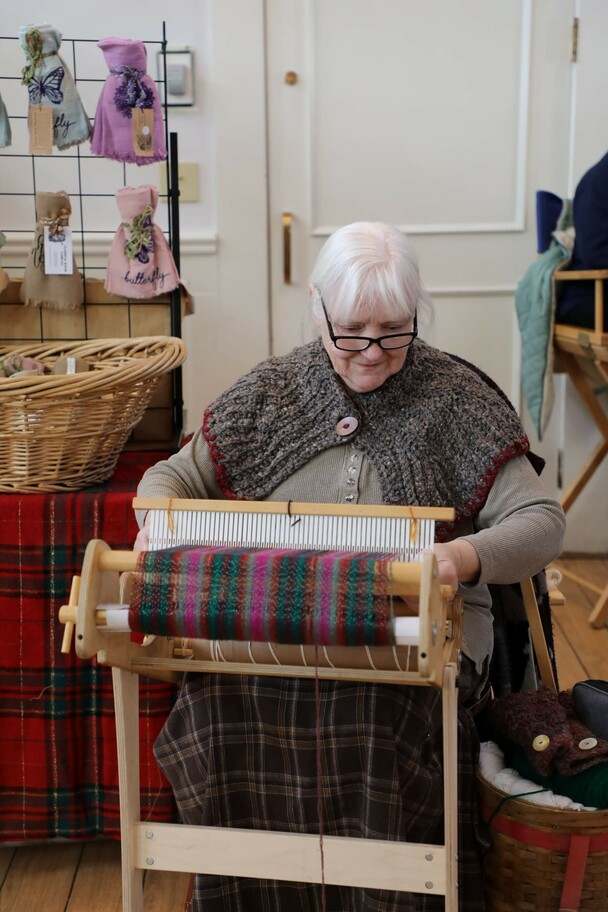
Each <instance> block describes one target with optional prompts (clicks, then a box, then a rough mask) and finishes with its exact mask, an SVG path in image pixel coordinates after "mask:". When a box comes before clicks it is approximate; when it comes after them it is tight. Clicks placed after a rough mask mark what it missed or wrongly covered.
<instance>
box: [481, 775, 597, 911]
mask: <svg viewBox="0 0 608 912" xmlns="http://www.w3.org/2000/svg"><path fill="white" fill-rule="evenodd" d="M478 785H479V794H480V798H481V807H482V812H483V815H484V818H485V819H486V820H488V819H490V818H491V822H490V835H491V840H492V846H491V848H490V850H489V852H488V855H487V858H486V862H485V870H484V881H485V887H486V897H487V903H488V912H558V910H572V912H574V910H578V912H606V910H607V909H608V812H607V811H562V810H559V809H557V808H547V807H542V806H540V805H538V804H531V803H530V802H527V801H521V800H520V799H517V798H508V800H506V799H507V796H506V794H505V792H502V791H500V790H499V789H496V788H494V786H492V785H490V784H489V783H488V782H486V780H485V779H483V778H482V777H481V776H478ZM492 815H494V816H492Z"/></svg>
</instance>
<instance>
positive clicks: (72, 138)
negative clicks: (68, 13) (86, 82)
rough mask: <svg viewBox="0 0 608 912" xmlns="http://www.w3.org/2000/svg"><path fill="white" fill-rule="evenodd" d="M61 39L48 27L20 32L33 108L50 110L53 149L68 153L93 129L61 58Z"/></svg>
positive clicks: (25, 78)
mask: <svg viewBox="0 0 608 912" xmlns="http://www.w3.org/2000/svg"><path fill="white" fill-rule="evenodd" d="M61 37H62V36H61V32H60V31H58V30H57V29H56V28H53V26H52V25H48V24H43V25H24V26H22V27H21V28H20V29H19V42H20V44H21V47H22V48H23V51H24V52H25V66H24V67H23V69H22V71H21V75H22V80H21V81H22V83H23V84H24V85H26V86H27V91H28V96H29V103H30V106H41V107H48V108H50V109H51V111H52V117H53V140H52V141H53V145H54V146H57V148H58V149H69V147H70V146H74V145H76V144H77V143H81V142H85V141H86V140H87V139H88V138H89V136H90V135H91V129H92V128H91V122H90V120H89V118H88V117H87V114H86V112H85V110H84V107H83V104H82V101H81V100H80V95H79V94H78V91H77V89H76V86H75V84H74V79H73V77H72V74H71V73H70V70H69V69H68V67H67V66H66V63H65V61H64V60H63V59H62V57H60V55H59V48H60V47H61Z"/></svg>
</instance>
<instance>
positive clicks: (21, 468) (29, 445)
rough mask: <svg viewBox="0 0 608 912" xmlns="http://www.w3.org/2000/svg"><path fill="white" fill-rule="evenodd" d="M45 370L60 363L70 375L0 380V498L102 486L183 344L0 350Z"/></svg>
mask: <svg viewBox="0 0 608 912" xmlns="http://www.w3.org/2000/svg"><path fill="white" fill-rule="evenodd" d="M12 353H19V354H21V355H25V356H28V357H31V358H36V359H37V360H40V361H44V363H45V364H47V365H48V366H49V367H52V366H53V365H54V364H55V361H56V360H57V358H59V357H60V356H62V355H67V356H72V357H78V358H82V359H84V360H86V361H88V362H89V363H90V364H91V365H92V367H91V368H90V369H89V371H85V372H82V373H76V374H67V375H66V374H64V375H54V374H45V375H43V376H24V377H16V378H10V377H9V378H6V379H5V378H3V379H1V380H0V491H9V492H11V491H20V492H31V493H34V492H37V491H65V490H71V489H74V488H84V487H86V486H87V485H92V484H99V483H100V482H102V481H105V480H106V479H107V478H109V476H110V475H111V474H112V472H113V471H114V467H115V465H116V462H117V460H118V457H119V455H120V452H121V450H122V448H123V446H124V444H125V442H126V440H127V438H128V436H129V434H130V432H131V429H132V428H133V427H134V426H135V425H136V424H137V422H138V421H139V420H140V418H141V416H142V415H143V413H144V411H145V409H146V407H147V405H148V403H149V401H150V398H151V396H152V393H153V392H154V388H155V386H156V384H157V382H158V381H159V379H160V377H161V376H162V375H163V374H165V373H167V372H168V371H170V370H172V369H173V368H175V367H177V366H178V365H180V364H181V363H182V362H183V360H184V358H185V348H184V344H183V342H182V341H181V339H176V338H173V337H171V336H146V337H140V338H135V339H95V340H92V341H89V342H74V343H66V342H62V343H55V344H54V345H44V344H38V345H33V346H27V345H22V346H19V347H17V348H14V347H13V348H11V347H7V346H2V347H0V357H4V356H5V355H8V354H12Z"/></svg>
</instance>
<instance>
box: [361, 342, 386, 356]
mask: <svg viewBox="0 0 608 912" xmlns="http://www.w3.org/2000/svg"><path fill="white" fill-rule="evenodd" d="M363 354H364V355H365V357H366V358H367V360H368V361H381V360H382V358H384V351H383V350H382V349H381V348H380V346H379V345H378V343H377V342H372V344H371V345H370V346H369V348H366V349H365V350H364V352H363Z"/></svg>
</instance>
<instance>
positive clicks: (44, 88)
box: [27, 67, 65, 105]
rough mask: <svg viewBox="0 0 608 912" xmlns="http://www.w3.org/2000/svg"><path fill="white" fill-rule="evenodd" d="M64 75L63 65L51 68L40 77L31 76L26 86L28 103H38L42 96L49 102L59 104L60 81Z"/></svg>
mask: <svg viewBox="0 0 608 912" xmlns="http://www.w3.org/2000/svg"><path fill="white" fill-rule="evenodd" d="M64 76H65V70H64V69H63V67H57V69H56V70H51V72H50V73H47V75H46V76H41V77H40V79H38V78H37V77H36V76H32V78H31V79H30V81H29V83H28V86H27V90H28V93H29V96H30V104H33V105H35V104H40V103H41V102H42V99H43V98H46V99H48V100H49V101H50V102H51V104H61V102H62V101H63V92H62V91H61V83H62V81H63V77H64Z"/></svg>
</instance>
